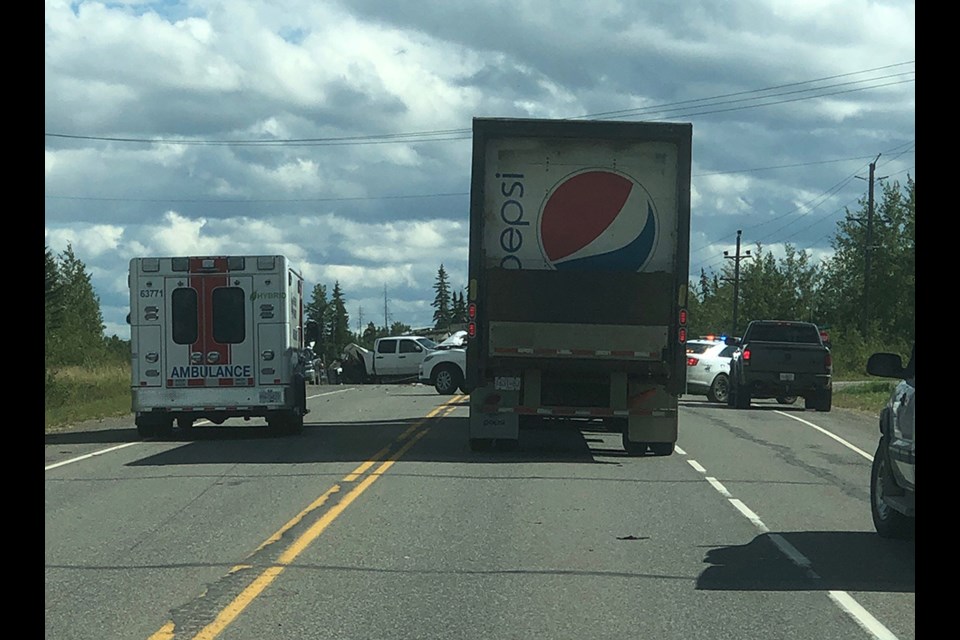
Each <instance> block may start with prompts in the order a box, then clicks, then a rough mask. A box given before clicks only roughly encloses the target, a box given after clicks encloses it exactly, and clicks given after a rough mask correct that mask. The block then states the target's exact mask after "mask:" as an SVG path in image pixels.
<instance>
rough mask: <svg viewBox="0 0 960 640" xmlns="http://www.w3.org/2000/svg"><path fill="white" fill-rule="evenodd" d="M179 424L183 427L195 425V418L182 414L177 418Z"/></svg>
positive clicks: (187, 427)
mask: <svg viewBox="0 0 960 640" xmlns="http://www.w3.org/2000/svg"><path fill="white" fill-rule="evenodd" d="M177 426H178V427H179V428H181V429H184V430H186V429H189V428H190V427H192V426H193V418H188V417H187V416H180V417H178V418H177Z"/></svg>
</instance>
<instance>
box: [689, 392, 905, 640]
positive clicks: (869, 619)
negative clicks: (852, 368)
mask: <svg viewBox="0 0 960 640" xmlns="http://www.w3.org/2000/svg"><path fill="white" fill-rule="evenodd" d="M777 413H780V412H779V411H778V412H777ZM784 415H789V414H784ZM790 417H791V418H793V417H794V416H790ZM794 419H795V420H799V418H794ZM800 422H803V423H806V424H809V425H810V426H811V427H815V428H817V429H820V428H819V427H817V426H816V425H814V424H810V423H809V422H807V421H806V420H800ZM820 430H821V431H823V429H820ZM824 433H827V435H829V436H831V437H834V438H836V436H834V435H833V434H831V433H829V432H826V431H824ZM838 440H839V438H838ZM840 441H841V442H844V444H846V445H847V446H849V447H850V448H851V449H853V450H854V451H857V452H858V453H860V454H861V455H863V452H862V451H860V450H859V449H857V448H856V447H854V446H853V445H851V444H849V443H847V442H845V441H843V440H840ZM868 457H869V456H868ZM870 459H871V460H872V458H870ZM687 462H688V463H689V464H690V466H691V467H693V468H694V469H696V470H697V471H701V470H702V473H706V469H704V467H703V466H702V465H700V464H699V463H698V462H697V461H696V460H687ZM706 480H707V482H709V483H710V485H711V486H713V488H714V489H716V490H717V491H718V492H719V493H720V495H722V496H724V497H725V498H727V500H728V501H729V502H730V504H732V505H733V506H734V507H736V509H737V511H739V512H740V513H742V514H743V515H744V516H746V518H747V520H749V521H750V522H752V523H753V525H754V526H755V527H756V528H757V529H759V530H760V531H762V532H763V533H766V534H769V536H768V537H769V538H770V541H771V542H772V543H773V544H774V546H776V547H777V548H778V549H779V550H780V552H781V553H783V554H784V555H785V556H787V558H788V559H789V560H790V561H791V562H793V563H794V564H795V565H796V566H797V567H799V568H801V569H803V570H804V571H805V572H806V573H807V575H808V576H809V577H810V578H811V579H812V580H820V579H821V578H820V576H819V575H817V573H816V572H815V571H814V570H813V568H812V563H811V562H810V560H809V558H807V557H806V556H805V555H803V554H802V553H800V551H799V550H798V549H797V548H796V547H794V546H793V545H792V544H790V543H789V542H787V541H786V540H785V539H784V538H783V536H781V535H779V534H776V533H770V529H769V528H767V525H765V524H764V523H763V521H762V520H760V517H759V516H758V515H757V514H755V513H754V512H753V511H751V510H750V508H749V507H747V505H745V504H744V503H743V502H741V501H740V500H738V499H737V498H734V497H732V496H731V494H730V492H729V491H728V490H727V488H726V487H724V486H723V484H721V483H720V481H719V480H717V479H716V478H714V477H712V476H707V477H706ZM827 595H829V596H830V599H831V600H833V602H834V604H836V605H837V606H838V607H840V609H841V610H842V611H844V612H845V613H846V614H847V615H848V616H850V618H852V619H853V621H854V622H855V623H856V624H857V625H858V626H859V627H860V628H861V629H863V630H864V631H866V632H867V633H869V634H870V635H871V636H872V637H873V638H875V639H876V640H899V639H898V638H897V636H896V635H895V634H894V633H892V632H891V631H890V630H889V629H887V628H886V627H885V626H884V625H883V623H881V622H880V621H879V620H877V619H876V618H874V617H873V615H872V614H871V613H870V612H869V611H867V610H866V609H864V608H863V606H862V605H861V604H860V603H859V602H857V601H856V600H854V599H853V598H852V597H851V596H850V594H849V593H847V592H846V591H828V592H827Z"/></svg>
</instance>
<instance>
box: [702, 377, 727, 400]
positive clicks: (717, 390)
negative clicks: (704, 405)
mask: <svg viewBox="0 0 960 640" xmlns="http://www.w3.org/2000/svg"><path fill="white" fill-rule="evenodd" d="M729 395H730V378H728V377H727V374H725V373H718V374H717V377H716V378H714V379H713V384H711V385H710V391H708V392H707V399H708V400H710V402H726V401H727V397H728V396H729Z"/></svg>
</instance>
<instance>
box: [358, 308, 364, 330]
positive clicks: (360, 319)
mask: <svg viewBox="0 0 960 640" xmlns="http://www.w3.org/2000/svg"><path fill="white" fill-rule="evenodd" d="M362 333H363V307H360V306H358V307H357V334H362Z"/></svg>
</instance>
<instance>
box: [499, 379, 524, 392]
mask: <svg viewBox="0 0 960 640" xmlns="http://www.w3.org/2000/svg"><path fill="white" fill-rule="evenodd" d="M493 388H494V389H497V390H499V391H520V376H496V377H495V378H494V379H493Z"/></svg>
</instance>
